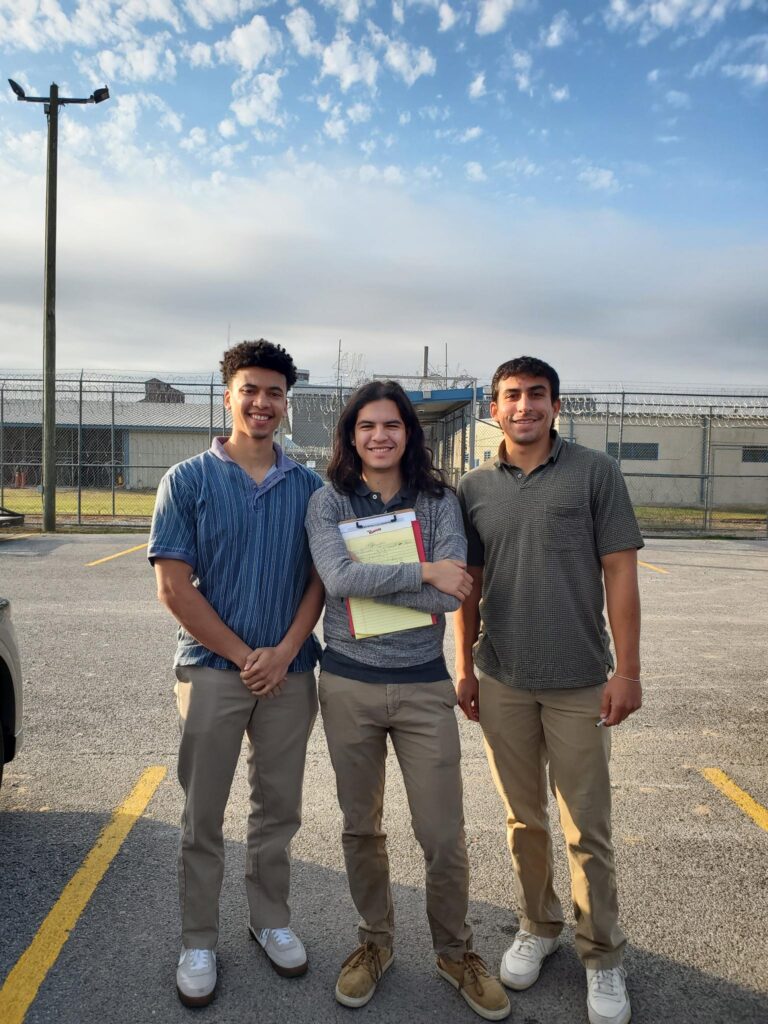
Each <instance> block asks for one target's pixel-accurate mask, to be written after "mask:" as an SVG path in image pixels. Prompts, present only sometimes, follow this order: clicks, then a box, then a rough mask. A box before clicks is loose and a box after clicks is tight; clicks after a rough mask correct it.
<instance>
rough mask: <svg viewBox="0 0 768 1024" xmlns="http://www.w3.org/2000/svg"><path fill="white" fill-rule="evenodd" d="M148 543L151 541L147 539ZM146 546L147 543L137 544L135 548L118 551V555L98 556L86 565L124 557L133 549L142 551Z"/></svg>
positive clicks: (99, 563)
mask: <svg viewBox="0 0 768 1024" xmlns="http://www.w3.org/2000/svg"><path fill="white" fill-rule="evenodd" d="M148 543H149V541H147V544H148ZM146 546H147V545H146V544H137V545H136V547H135V548H126V549H125V551H118V552H117V554H116V555H107V557H106V558H97V559H96V561H95V562H86V563H85V567H86V569H87V568H88V566H89V565H101V563H102V562H111V561H112V559H113V558H122V557H123V555H130V554H131V552H133V551H141V549H142V548H145V547H146Z"/></svg>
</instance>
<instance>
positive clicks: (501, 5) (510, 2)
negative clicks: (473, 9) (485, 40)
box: [476, 0, 523, 36]
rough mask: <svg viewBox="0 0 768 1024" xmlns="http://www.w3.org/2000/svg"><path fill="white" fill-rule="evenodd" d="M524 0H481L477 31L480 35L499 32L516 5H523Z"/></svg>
mask: <svg viewBox="0 0 768 1024" xmlns="http://www.w3.org/2000/svg"><path fill="white" fill-rule="evenodd" d="M522 2H523V0H480V10H479V12H478V16H477V26H476V31H477V34H478V35H480V36H485V35H489V34H491V33H492V32H498V31H499V30H500V29H502V28H504V24H505V22H506V20H507V18H508V17H509V15H510V14H511V13H512V11H513V10H514V9H515V8H516V7H521V6H522Z"/></svg>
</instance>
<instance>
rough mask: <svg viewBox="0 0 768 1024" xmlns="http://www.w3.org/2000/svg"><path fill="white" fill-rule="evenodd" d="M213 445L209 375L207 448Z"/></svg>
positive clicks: (211, 395)
mask: <svg viewBox="0 0 768 1024" xmlns="http://www.w3.org/2000/svg"><path fill="white" fill-rule="evenodd" d="M212 444H213V374H211V391H210V401H209V403H208V447H209V448H210V447H211V445H212Z"/></svg>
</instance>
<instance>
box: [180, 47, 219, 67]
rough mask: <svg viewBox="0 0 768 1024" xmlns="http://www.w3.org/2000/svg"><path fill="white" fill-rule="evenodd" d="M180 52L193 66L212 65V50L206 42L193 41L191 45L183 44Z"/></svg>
mask: <svg viewBox="0 0 768 1024" xmlns="http://www.w3.org/2000/svg"><path fill="white" fill-rule="evenodd" d="M181 52H182V53H183V54H184V56H185V57H186V58H187V60H188V61H189V64H190V67H193V68H210V67H213V51H212V50H211V47H210V46H209V45H208V44H207V43H193V44H192V45H191V46H189V45H187V44H183V45H182V48H181Z"/></svg>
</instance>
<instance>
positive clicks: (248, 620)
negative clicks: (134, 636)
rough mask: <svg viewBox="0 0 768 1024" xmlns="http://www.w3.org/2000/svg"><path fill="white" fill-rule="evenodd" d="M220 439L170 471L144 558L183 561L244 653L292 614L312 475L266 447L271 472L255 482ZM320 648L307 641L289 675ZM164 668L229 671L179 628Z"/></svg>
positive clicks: (270, 643)
mask: <svg viewBox="0 0 768 1024" xmlns="http://www.w3.org/2000/svg"><path fill="white" fill-rule="evenodd" d="M226 440H227V438H225V437H221V438H218V437H217V438H214V440H213V444H212V445H211V447H210V448H209V449H208V451H207V452H203V453H202V455H196V456H195V457H194V458H192V459H187V460H186V462H180V463H179V464H178V465H177V466H173V467H172V468H171V469H169V470H168V472H167V473H166V474H165V476H164V477H163V479H162V480H161V481H160V487H159V489H158V492H157V501H156V503H155V513H154V516H153V518H152V529H151V532H150V537H149V546H148V549H147V556H148V558H149V561H150V563H151V564H154V560H155V559H156V558H176V559H179V560H180V561H182V562H186V563H187V564H188V565H189V566H190V567H191V568H192V571H193V573H194V575H195V576H196V586H197V587H198V589H199V590H200V593H201V594H202V595H203V596H204V597H205V599H206V600H207V601H208V603H209V604H210V605H211V606H212V607H213V608H214V609H215V610H216V612H217V613H218V615H219V617H220V618H221V619H222V621H223V622H225V623H226V625H227V626H229V628H230V629H231V630H232V631H233V632H234V633H236V634H237V635H238V636H239V637H240V638H241V639H242V640H243V641H244V642H245V643H247V644H248V646H249V647H251V648H255V647H275V646H276V645H277V644H279V643H280V641H281V640H282V639H283V637H284V636H285V634H286V632H287V631H288V628H289V627H290V625H291V623H292V622H293V619H294V617H295V615H296V612H297V610H298V607H299V604H300V602H301V599H302V597H303V595H304V591H305V589H306V586H307V580H308V579H309V569H310V566H311V564H312V556H311V555H310V552H309V543H308V541H307V534H306V531H305V529H304V517H305V515H306V512H307V504H308V502H309V499H310V496H311V495H312V494H313V493H314V492H315V491H316V490H318V489H319V488H320V487H322V485H323V483H322V480H321V479H320V477H319V476H317V474H316V473H313V472H312V470H310V469H307V468H306V467H304V466H300V465H299V464H298V463H296V462H294V461H293V460H292V459H289V458H287V457H286V456H285V455H284V454H283V452H282V449H281V448H280V446H279V445H277V444H276V445H275V446H274V448H275V453H276V463H275V466H274V468H273V469H272V470H270V472H269V473H268V474H267V476H266V477H265V478H264V480H263V481H262V483H261V484H257V483H256V481H255V480H253V478H252V477H250V476H249V475H248V473H246V472H245V470H244V469H242V468H241V467H240V466H238V464H237V463H236V462H235V461H234V460H233V459H231V458H230V457H229V455H227V453H226V451H225V449H224V442H225V441H226ZM319 650H320V645H319V644H318V641H317V639H316V638H315V636H314V635H311V636H309V637H308V638H307V640H306V641H305V642H304V644H303V645H302V648H301V650H300V651H299V654H298V656H297V657H296V658H295V659H294V660H293V662H291V665H290V667H289V669H288V671H289V672H306V671H309V670H310V669H312V668H314V666H315V665H316V663H317V660H318V654H319ZM174 665H205V666H207V667H209V668H219V669H236V667H237V666H236V665H234V664H233V663H232V662H231V661H228V660H227V659H226V658H223V657H222V656H221V655H219V654H215V653H214V652H213V651H209V650H208V648H207V647H204V646H203V645H202V644H200V643H198V642H197V640H195V638H194V637H193V636H190V634H189V633H188V632H187V631H186V630H185V629H184V628H183V627H181V626H180V627H179V633H178V647H177V649H176V660H175V662H174Z"/></svg>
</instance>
